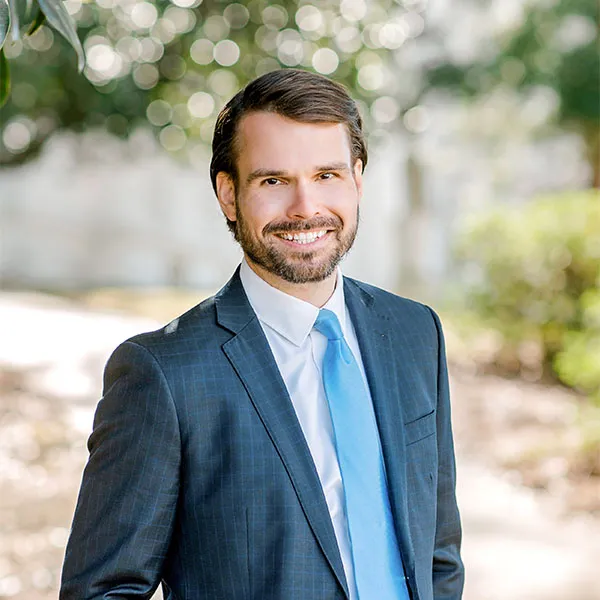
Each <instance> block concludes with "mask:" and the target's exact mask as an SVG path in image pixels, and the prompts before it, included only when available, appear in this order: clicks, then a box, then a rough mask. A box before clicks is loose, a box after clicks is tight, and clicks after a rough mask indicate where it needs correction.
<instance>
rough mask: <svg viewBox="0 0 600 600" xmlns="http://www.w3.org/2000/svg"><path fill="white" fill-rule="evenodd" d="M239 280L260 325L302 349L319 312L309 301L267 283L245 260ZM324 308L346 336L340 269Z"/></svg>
mask: <svg viewBox="0 0 600 600" xmlns="http://www.w3.org/2000/svg"><path fill="white" fill-rule="evenodd" d="M240 278H241V280H242V286H243V287H244V291H245V292H246V295H247V296H248V300H249V302H250V305H251V306H252V308H253V310H254V312H255V313H256V316H257V317H258V319H259V320H260V322H261V323H263V324H264V325H267V326H268V327H270V328H271V329H273V330H274V331H276V332H277V333H278V334H279V335H281V336H283V337H284V338H285V339H286V340H288V341H289V342H291V343H292V344H294V345H295V346H301V345H302V344H303V343H304V341H305V340H306V338H307V336H308V334H309V333H310V332H311V330H312V328H313V326H314V324H315V321H316V320H317V316H318V315H319V309H318V308H317V307H316V306H314V305H313V304H310V302H305V301H304V300H300V299H299V298H296V297H295V296H290V295H289V294H286V293H285V292H282V291H281V290H278V289H277V288H274V287H273V286H272V285H270V284H268V283H267V282H266V281H265V280H264V279H262V278H261V277H259V276H258V275H257V274H256V273H255V272H254V271H253V270H252V269H251V268H250V266H249V265H248V263H247V261H246V259H245V258H244V259H243V260H242V265H241V268H240ZM323 308H326V309H328V310H331V311H332V312H334V313H335V314H336V316H337V318H338V320H339V322H340V326H341V328H342V332H343V333H344V335H345V334H346V310H345V304H344V286H343V284H342V272H341V269H340V268H339V267H338V269H337V281H336V285H335V290H334V291H333V294H332V295H331V298H329V300H328V301H327V303H326V304H325V306H323Z"/></svg>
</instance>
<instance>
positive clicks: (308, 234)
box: [276, 229, 328, 244]
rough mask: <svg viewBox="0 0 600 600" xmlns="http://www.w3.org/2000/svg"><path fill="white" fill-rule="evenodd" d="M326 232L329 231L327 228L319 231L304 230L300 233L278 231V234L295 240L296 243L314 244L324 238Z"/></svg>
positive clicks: (291, 240)
mask: <svg viewBox="0 0 600 600" xmlns="http://www.w3.org/2000/svg"><path fill="white" fill-rule="evenodd" d="M326 233H328V230H327V229H321V230H319V231H302V232H298V233H288V232H286V233H277V234H276V235H277V237H279V238H281V239H284V240H287V241H289V242H295V243H296V244H312V243H313V242H316V241H317V240H318V239H320V238H322V237H323V236H324V235H325V234H326Z"/></svg>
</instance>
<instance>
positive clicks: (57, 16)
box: [0, 0, 85, 107]
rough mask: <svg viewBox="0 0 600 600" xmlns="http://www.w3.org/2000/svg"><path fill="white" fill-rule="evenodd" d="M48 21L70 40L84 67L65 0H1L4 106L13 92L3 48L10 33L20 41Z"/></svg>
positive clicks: (0, 79) (1, 94)
mask: <svg viewBox="0 0 600 600" xmlns="http://www.w3.org/2000/svg"><path fill="white" fill-rule="evenodd" d="M44 21H47V22H48V24H49V25H51V26H52V27H53V28H54V29H56V31H58V32H59V33H60V34H61V35H62V36H63V37H64V38H65V39H66V40H68V42H69V44H71V46H72V47H73V48H74V49H75V52H76V53H77V58H78V67H79V70H80V71H82V70H83V66H84V64H85V57H84V54H83V48H82V46H81V42H80V41H79V38H78V37H77V30H76V27H75V23H74V21H73V19H72V17H71V15H70V14H69V12H68V11H67V9H66V7H65V4H64V2H63V0H0V67H1V69H0V107H2V106H3V105H4V104H5V103H6V101H7V100H8V97H9V94H10V85H11V79H10V70H9V66H8V62H7V60H6V53H5V52H4V48H3V47H4V44H5V43H6V41H7V38H8V35H9V33H10V32H12V38H13V40H14V41H15V42H20V41H21V37H22V36H29V35H32V34H34V33H35V32H36V30H37V29H39V27H40V26H41V25H42V23H43V22H44Z"/></svg>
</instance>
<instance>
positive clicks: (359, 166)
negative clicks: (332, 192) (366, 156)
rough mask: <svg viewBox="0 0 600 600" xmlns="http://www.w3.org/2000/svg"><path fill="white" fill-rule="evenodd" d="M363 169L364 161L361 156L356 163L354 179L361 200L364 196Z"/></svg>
mask: <svg viewBox="0 0 600 600" xmlns="http://www.w3.org/2000/svg"><path fill="white" fill-rule="evenodd" d="M362 171H363V162H362V160H361V159H360V158H357V159H356V162H355V163H354V181H355V183H356V190H357V192H358V199H359V200H360V199H361V198H362V193H363V176H362Z"/></svg>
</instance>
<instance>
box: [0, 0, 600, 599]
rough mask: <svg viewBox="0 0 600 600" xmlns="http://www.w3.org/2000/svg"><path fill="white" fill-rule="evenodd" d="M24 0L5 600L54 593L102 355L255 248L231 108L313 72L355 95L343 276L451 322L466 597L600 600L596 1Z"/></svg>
mask: <svg viewBox="0 0 600 600" xmlns="http://www.w3.org/2000/svg"><path fill="white" fill-rule="evenodd" d="M10 2H11V12H10V14H11V16H12V22H13V25H14V22H15V19H16V18H17V17H18V18H19V22H20V27H19V28H20V32H21V35H20V36H16V35H13V33H9V34H8V35H7V37H6V41H5V43H4V47H3V49H2V52H1V53H0V98H2V97H4V98H5V104H4V106H3V108H1V109H0V235H1V237H0V286H1V290H0V486H1V487H0V489H1V490H2V492H1V494H0V597H12V598H21V599H23V600H47V599H49V598H55V597H56V595H57V590H58V582H59V578H60V568H61V562H62V557H63V553H64V546H65V542H66V538H67V536H68V531H69V527H70V522H71V517H72V513H73V509H74V505H75V501H76V495H77V490H78V486H79V482H80V477H81V470H82V468H83V465H84V464H85V461H86V459H87V450H86V446H85V443H86V439H87V436H88V435H89V433H90V430H91V423H92V417H93V412H94V409H95V405H96V403H97V401H98V399H99V396H100V394H101V374H102V368H103V364H104V362H105V360H106V358H107V357H108V355H109V354H110V352H111V350H112V349H113V348H114V347H115V346H116V345H117V344H118V343H119V342H121V341H122V340H124V339H125V338H127V337H129V336H130V335H133V334H134V333H137V332H139V331H143V330H149V329H153V328H156V327H158V326H159V325H160V324H161V323H165V322H167V321H168V320H170V319H171V318H173V317H175V316H176V315H177V314H179V313H180V312H182V311H184V310H186V309H187V308H188V307H190V306H192V305H194V304H196V303H197V302H199V301H200V300H201V299H203V298H204V297H206V296H207V295H209V294H212V293H214V292H215V291H217V290H218V289H219V288H220V287H221V285H222V284H223V283H224V282H225V281H226V280H227V279H228V278H229V276H230V274H231V272H232V271H233V269H234V268H235V266H236V265H237V264H238V262H239V260H240V253H239V250H238V249H237V247H236V245H235V243H234V242H233V240H232V239H231V237H230V235H229V233H228V231H227V228H226V226H225V223H224V219H223V217H222V216H221V214H220V213H219V211H218V208H217V203H216V199H215V198H214V195H213V193H212V189H211V187H210V182H209V179H208V161H209V159H210V141H211V139H212V131H213V127H214V122H215V119H216V116H217V114H218V112H219V110H220V108H221V107H222V106H223V105H224V103H225V102H226V101H227V100H228V99H229V98H230V97H231V96H232V95H233V94H234V93H235V92H236V91H237V90H238V89H239V88H240V87H241V86H243V85H244V84H246V83H247V82H248V81H249V80H250V79H252V78H254V77H255V76H257V75H261V74H263V73H266V72H268V71H270V70H273V69H279V68H286V67H298V68H305V69H309V70H312V71H316V72H319V73H322V74H325V75H327V76H330V77H332V78H333V79H335V80H337V81H340V82H342V83H344V84H345V85H346V86H347V87H348V88H349V90H350V92H351V94H352V96H353V97H354V98H355V99H356V100H357V102H358V103H359V106H360V108H361V112H362V115H363V117H364V121H365V125H366V129H367V132H368V140H369V148H370V159H369V165H368V167H367V171H366V189H365V197H364V200H363V204H362V207H361V219H362V223H361V229H360V234H359V237H358V239H357V242H356V245H355V248H354V249H353V250H352V252H351V253H350V255H349V256H348V257H347V259H346V261H345V263H344V271H345V273H346V274H348V275H351V276H355V277H358V278H360V279H365V280H367V281H369V282H371V283H374V284H376V285H379V286H381V287H384V288H386V289H389V290H392V291H395V292H397V293H400V294H402V295H405V296H409V297H413V298H416V299H418V300H420V301H424V302H427V303H429V304H431V305H432V306H433V307H434V308H435V309H436V310H437V311H438V312H439V313H440V314H441V316H442V320H443V322H444V327H445V332H446V341H447V347H448V359H449V363H450V371H451V385H452V394H453V410H454V429H455V438H456V445H457V452H458V476H459V490H458V494H459V501H460V506H461V509H462V514H463V521H464V530H465V540H464V559H465V562H466V566H467V573H468V578H467V587H466V591H465V600H501V599H502V600H505V599H507V598H511V599H512V600H542V599H543V600H559V599H560V600H594V599H595V600H598V599H599V598H600V583H598V577H597V560H598V556H600V191H599V187H600V64H599V57H598V17H599V8H598V3H597V2H596V0H530V1H526V0H503V1H502V2H500V1H496V2H494V1H491V0H453V1H452V2H450V1H449V0H429V1H427V0H368V1H367V0H342V1H341V2H339V1H336V2H333V1H330V0H313V1H312V2H308V1H304V0H276V2H275V3H273V2H267V1H266V0H250V1H248V2H246V1H241V2H238V3H231V2H224V1H221V0H170V1H168V0H90V1H83V2H82V1H81V0H66V1H65V2H61V0H44V2H41V3H40V4H41V5H42V6H43V7H44V6H45V7H48V6H50V5H51V7H52V6H54V9H53V10H54V12H52V11H50V10H49V9H47V10H46V11H45V12H46V14H47V20H45V21H44V20H43V19H40V18H38V13H37V12H36V11H37V6H38V5H37V2H36V0H33V2H27V1H26V0H10ZM57 5H59V6H58V8H57ZM4 7H8V4H7V2H6V0H0V18H1V14H2V10H3V8H4ZM60 10H62V11H63V13H64V14H63V17H64V18H62V19H58V20H57V18H56V16H53V15H56V14H60ZM6 14H8V13H6ZM15 15H16V17H15ZM69 20H70V21H72V22H73V24H74V25H75V26H76V31H77V36H78V37H77V38H74V37H73V31H74V29H73V31H71V30H70V29H69V27H68V26H67V25H65V23H68V22H69ZM5 22H6V19H5ZM1 23H2V21H0V24H1ZM28 32H29V33H28ZM3 38H4V34H3V31H2V27H1V26H0V39H3ZM67 38H70V41H67ZM77 40H79V42H78V41H77ZM79 43H80V44H81V48H79V46H78V44H79ZM77 51H79V54H80V60H81V58H83V57H85V66H83V69H82V71H81V72H78V68H77V66H78V56H77ZM298 92H299V93H301V92H302V91H301V90H298Z"/></svg>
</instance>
